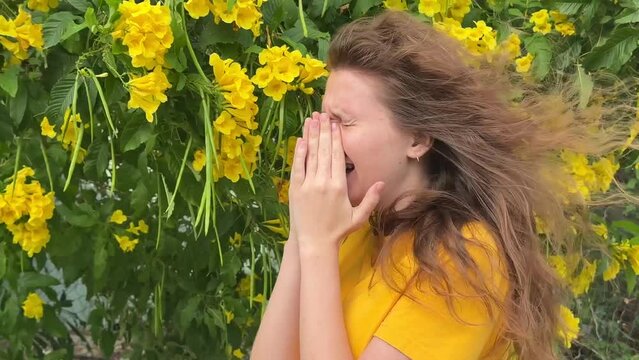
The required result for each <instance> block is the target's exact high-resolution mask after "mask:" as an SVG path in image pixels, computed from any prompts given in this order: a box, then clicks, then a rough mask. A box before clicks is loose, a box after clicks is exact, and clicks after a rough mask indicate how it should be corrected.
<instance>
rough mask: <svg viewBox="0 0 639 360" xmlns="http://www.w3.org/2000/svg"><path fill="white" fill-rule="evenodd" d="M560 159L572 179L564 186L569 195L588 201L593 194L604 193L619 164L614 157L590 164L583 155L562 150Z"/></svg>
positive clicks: (607, 157)
mask: <svg viewBox="0 0 639 360" xmlns="http://www.w3.org/2000/svg"><path fill="white" fill-rule="evenodd" d="M560 156H561V159H562V160H563V161H564V163H565V164H566V168H565V171H566V172H567V173H568V174H569V175H570V177H571V178H572V182H571V183H568V184H565V186H566V188H567V190H568V192H569V193H571V194H580V195H581V196H582V197H583V198H584V199H585V200H589V199H590V196H591V194H592V193H593V192H606V191H608V189H609V188H610V184H611V183H612V180H613V178H614V176H615V173H616V172H617V170H619V163H618V162H616V160H615V159H614V157H612V156H606V157H602V158H600V159H598V160H597V161H595V162H592V163H591V162H590V161H589V160H588V157H587V156H586V155H584V154H578V153H574V152H571V151H567V150H564V151H562V152H561V155H560Z"/></svg>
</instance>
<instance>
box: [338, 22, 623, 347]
mask: <svg viewBox="0 0 639 360" xmlns="http://www.w3.org/2000/svg"><path fill="white" fill-rule="evenodd" d="M502 60H503V59H502ZM502 60H500V59H499V58H494V59H493V60H492V62H491V63H488V62H487V61H484V60H482V61H479V60H477V59H476V58H473V57H472V55H469V54H468V53H467V52H466V51H465V50H464V49H463V48H462V47H461V46H460V44H459V43H458V42H457V41H456V40H454V39H452V38H449V37H448V36H447V35H445V34H444V33H442V32H440V31H437V30H435V29H434V28H433V27H432V26H430V25H429V24H426V23H423V22H421V21H419V20H417V19H416V18H414V17H413V16H411V15H409V14H407V13H404V12H396V11H385V12H383V13H382V14H380V15H377V16H375V17H372V18H361V19H358V20H355V21H354V22H352V23H350V24H347V25H345V26H343V27H342V28H341V29H340V30H339V31H338V32H337V33H336V34H335V36H334V37H333V39H332V42H331V44H330V48H329V56H328V67H329V69H330V70H337V69H349V70H353V71H359V72H361V73H362V74H366V75H368V76H372V77H373V78H375V79H377V80H379V83H380V84H383V87H382V86H380V89H382V91H381V93H380V100H381V101H383V102H384V103H385V105H386V106H387V107H388V108H389V109H390V110H391V113H392V114H393V116H394V120H395V121H396V122H397V124H398V125H399V127H400V128H401V129H403V130H404V131H406V132H408V133H411V134H415V135H417V136H419V135H423V134H427V135H430V136H431V137H432V138H433V139H434V143H433V146H432V147H431V149H430V150H429V151H428V152H427V153H426V155H425V156H424V157H423V158H422V160H421V161H420V164H423V169H424V172H425V175H426V178H427V179H428V186H425V188H424V189H423V190H422V191H421V192H420V193H418V194H414V193H413V194H404V196H409V195H410V196H413V199H412V202H411V203H410V205H409V206H408V207H406V208H404V209H401V210H397V211H396V210H395V204H396V203H397V202H398V201H400V199H401V198H402V197H400V198H398V199H396V200H395V202H394V203H393V204H390V205H389V206H387V207H385V208H384V209H379V211H377V212H376V213H375V216H373V217H371V223H372V225H373V228H374V229H375V233H376V234H379V236H380V237H382V238H383V237H384V236H385V235H388V234H391V233H392V234H398V233H402V232H403V231H406V230H413V231H415V238H414V256H415V258H416V259H417V260H418V264H419V268H420V272H419V277H420V279H425V280H428V282H429V283H430V284H432V288H433V289H434V290H435V291H437V292H438V293H439V294H442V295H445V296H446V297H447V302H448V304H449V308H450V309H451V310H453V312H454V308H453V306H452V300H451V297H452V295H451V292H450V286H449V285H450V284H449V281H450V279H449V275H450V274H448V273H447V272H446V271H444V270H443V266H442V263H441V259H440V258H439V257H438V256H437V255H436V254H437V251H436V250H437V249H444V250H445V251H446V252H447V254H449V256H450V259H451V260H452V262H453V263H454V264H455V266H456V268H457V269H459V272H460V273H461V274H463V275H464V277H465V279H466V280H467V282H468V283H469V284H470V285H471V287H472V289H473V290H474V291H475V292H476V293H477V296H478V297H479V298H481V299H482V302H483V303H484V304H486V305H488V304H495V305H496V306H497V308H498V309H499V310H500V312H501V317H502V319H503V329H504V330H503V339H506V340H508V341H512V344H514V348H515V349H516V354H517V355H518V357H519V358H520V359H554V358H556V354H555V352H554V350H553V347H554V343H555V340H556V338H555V337H556V329H557V327H558V325H559V304H561V302H562V301H563V300H564V296H565V291H564V290H563V289H564V288H563V286H562V283H561V282H560V279H559V278H558V277H557V275H556V274H555V272H554V270H553V269H552V268H551V267H550V266H549V265H548V263H547V261H546V259H545V257H544V255H543V253H542V251H541V250H542V249H541V244H542V241H541V240H540V237H539V235H538V233H537V231H536V221H535V219H536V217H537V218H539V219H542V220H543V221H544V222H545V225H546V227H547V233H548V234H547V235H548V239H546V241H548V243H549V244H550V245H551V248H554V249H555V250H557V251H559V250H560V249H563V250H565V249H566V247H567V246H568V247H570V246H571V236H573V237H574V234H573V232H572V231H566V229H571V228H577V229H580V230H581V231H582V232H584V233H587V232H588V231H589V230H590V228H589V227H588V226H587V225H588V221H587V213H588V206H587V205H588V204H587V203H585V202H583V201H581V202H579V201H575V199H574V198H570V199H568V198H562V197H560V196H559V195H558V194H565V193H566V191H565V188H564V185H563V183H565V182H566V181H568V179H567V178H566V176H567V175H565V173H564V172H563V171H562V167H563V166H564V165H563V164H562V162H561V160H560V158H559V156H558V152H559V151H560V150H562V149H566V150H571V151H575V152H578V153H585V154H591V155H604V154H608V153H610V152H611V151H613V150H615V149H617V148H618V147H620V146H621V145H622V144H623V143H624V142H625V140H626V139H627V136H628V132H627V127H625V126H626V125H627V124H625V123H622V122H618V123H617V124H609V126H607V127H605V128H604V127H602V126H599V125H600V124H601V121H602V119H604V120H605V119H608V118H610V115H611V113H613V112H615V113H617V115H619V114H618V113H619V111H617V110H619V108H618V107H616V108H615V109H616V110H615V111H612V110H610V109H608V108H606V107H604V106H603V105H601V104H602V102H599V103H597V101H596V99H597V98H598V97H597V95H596V94H597V92H596V91H595V95H594V96H593V98H594V99H595V100H593V101H592V102H591V105H590V106H588V107H583V106H581V107H580V106H578V101H579V97H578V94H576V93H575V92H574V91H572V90H571V88H570V87H567V86H559V87H554V90H552V91H549V90H548V87H546V88H545V90H544V89H542V88H541V87H539V86H537V85H534V83H532V82H530V81H528V80H526V79H525V78H523V77H521V76H519V75H517V74H515V73H514V72H513V71H511V70H510V71H509V70H508V69H507V65H505V64H506V62H505V61H502ZM599 98H600V99H603V98H602V97H599ZM593 127H595V128H597V131H594V132H593V131H592V129H593ZM569 214H573V215H574V214H581V220H583V219H586V220H585V221H579V220H580V217H576V218H575V217H572V216H569ZM471 221H480V222H482V223H483V224H485V225H486V228H487V229H488V230H489V232H490V233H491V234H492V236H493V238H494V240H495V242H496V246H497V248H498V251H499V252H500V255H501V256H502V257H503V258H504V259H505V262H506V267H507V272H508V274H505V276H506V278H507V279H508V280H509V290H508V293H507V295H506V296H505V298H504V297H503V296H499V295H498V294H497V292H496V290H495V289H494V288H493V287H492V286H489V284H490V279H484V278H482V277H481V276H480V277H476V276H475V277H473V276H471V275H470V274H472V273H477V272H478V266H477V264H476V263H475V261H474V260H473V259H472V257H471V256H469V253H468V251H467V249H466V247H465V246H464V245H465V244H466V243H467V242H468V239H465V238H464V237H462V236H461V233H460V229H461V228H462V227H463V225H464V224H467V223H469V222H471ZM590 233H592V230H590ZM393 239H398V237H389V239H385V240H383V247H382V248H381V251H380V258H379V259H381V260H382V262H389V261H390V258H391V256H390V254H391V251H390V249H391V248H392V246H393ZM384 278H385V279H391V276H390V275H388V274H387V272H386V271H384ZM387 282H389V283H390V284H391V285H393V281H392V280H387ZM394 286H395V287H396V285H394ZM397 290H398V291H401V289H397ZM487 310H488V312H489V313H490V314H491V316H493V313H492V312H491V307H490V306H487Z"/></svg>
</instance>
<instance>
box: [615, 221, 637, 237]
mask: <svg viewBox="0 0 639 360" xmlns="http://www.w3.org/2000/svg"><path fill="white" fill-rule="evenodd" d="M611 225H612V227H613V228H616V229H624V230H626V231H628V232H630V233H632V234H633V235H638V236H639V224H636V223H634V222H632V221H630V220H617V221H613V222H612V224H611Z"/></svg>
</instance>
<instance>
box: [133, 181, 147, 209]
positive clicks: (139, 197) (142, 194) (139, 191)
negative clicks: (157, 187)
mask: <svg viewBox="0 0 639 360" xmlns="http://www.w3.org/2000/svg"><path fill="white" fill-rule="evenodd" d="M149 200H150V194H149V190H148V189H147V188H146V185H144V182H143V181H138V184H137V185H136V187H135V190H133V193H132V194H131V207H132V208H133V209H134V210H135V211H136V212H141V211H144V210H145V209H146V204H148V203H149Z"/></svg>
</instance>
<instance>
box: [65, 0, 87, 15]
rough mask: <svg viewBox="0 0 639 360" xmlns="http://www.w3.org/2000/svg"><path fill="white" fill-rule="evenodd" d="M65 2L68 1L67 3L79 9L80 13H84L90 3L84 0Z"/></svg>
mask: <svg viewBox="0 0 639 360" xmlns="http://www.w3.org/2000/svg"><path fill="white" fill-rule="evenodd" d="M66 2H68V3H69V5H71V6H73V7H74V8H76V9H78V10H80V12H81V13H85V12H86V11H87V9H88V8H89V6H91V4H89V2H88V1H86V0H66Z"/></svg>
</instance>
